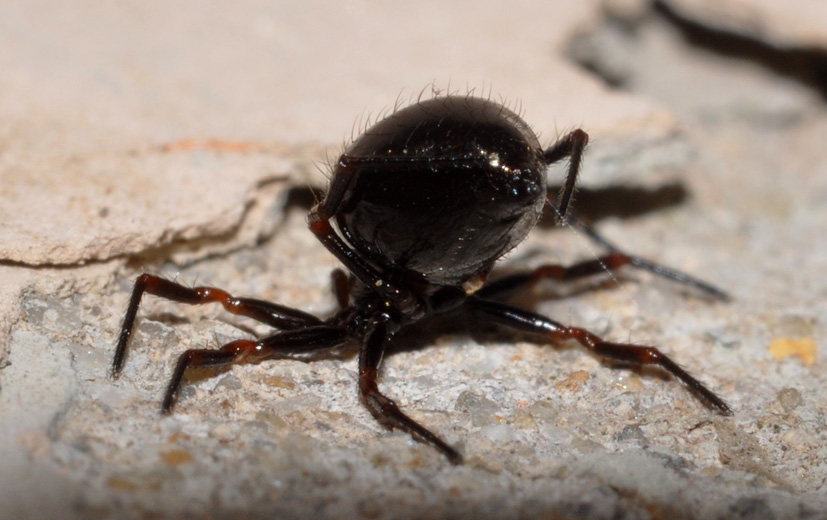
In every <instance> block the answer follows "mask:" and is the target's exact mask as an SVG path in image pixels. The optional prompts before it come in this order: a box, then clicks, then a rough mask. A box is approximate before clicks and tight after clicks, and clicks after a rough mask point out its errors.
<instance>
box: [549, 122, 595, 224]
mask: <svg viewBox="0 0 827 520" xmlns="http://www.w3.org/2000/svg"><path fill="white" fill-rule="evenodd" d="M587 144H589V134H587V133H586V132H584V131H583V130H581V129H579V128H578V129H577V130H574V131H572V132H570V133H568V134H567V135H565V136H564V137H563V138H562V139H560V140H559V141H557V142H556V143H555V144H554V145H552V146H551V148H548V149H547V150H544V151H543V157H544V158H545V160H546V164H547V165H549V166H550V165H552V164H554V163H556V162H557V161H560V160H562V159H565V158H566V157H568V158H569V171H568V173H567V174H566V182H565V183H564V184H563V187H562V189H561V190H560V205H559V206H558V207H557V208H558V209H559V216H560V220H561V221H565V218H566V211H567V210H568V207H569V203H570V202H571V199H572V196H573V195H574V188H575V186H576V185H577V176H578V174H579V172H580V165H581V164H582V163H583V151H584V150H585V149H586V145H587Z"/></svg>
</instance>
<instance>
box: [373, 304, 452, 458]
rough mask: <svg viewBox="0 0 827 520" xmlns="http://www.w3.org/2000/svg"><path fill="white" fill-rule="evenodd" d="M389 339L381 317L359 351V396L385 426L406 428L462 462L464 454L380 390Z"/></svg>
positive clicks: (419, 438) (413, 434)
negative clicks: (380, 370)
mask: <svg viewBox="0 0 827 520" xmlns="http://www.w3.org/2000/svg"><path fill="white" fill-rule="evenodd" d="M388 339H389V334H388V330H387V326H386V324H385V323H384V322H381V321H378V320H377V321H376V323H375V324H374V326H373V328H372V329H371V330H370V331H369V332H368V334H367V335H366V336H365V339H364V342H363V343H362V347H361V349H360V351H359V396H360V397H361V399H362V402H363V403H364V404H365V406H366V407H367V408H368V410H369V411H370V413H371V414H373V416H374V417H375V418H376V420H377V421H379V423H380V424H382V426H384V427H385V428H388V429H389V430H393V429H400V430H402V431H405V432H407V433H409V434H410V435H411V436H413V437H414V438H415V439H416V440H418V441H420V442H423V443H425V444H430V445H431V446H433V447H434V448H436V449H437V450H439V451H440V452H442V454H443V455H445V457H446V458H447V459H448V460H449V461H450V462H451V464H461V463H462V455H460V453H459V452H458V451H457V450H455V449H454V448H452V447H451V446H449V445H448V444H447V443H446V442H445V441H443V440H442V439H440V438H439V437H437V435H436V434H434V433H433V432H431V431H430V430H428V429H427V428H425V427H424V426H422V425H421V424H419V423H418V422H416V421H415V420H413V419H411V418H410V417H409V416H408V415H406V414H405V413H403V412H402V411H401V410H400V409H399V406H398V405H397V404H396V403H395V402H394V401H393V400H392V399H390V398H389V397H387V396H386V395H384V394H383V393H382V392H380V391H379V386H378V383H377V378H378V374H379V364H380V363H381V361H382V356H383V354H384V351H385V347H386V345H387V343H388Z"/></svg>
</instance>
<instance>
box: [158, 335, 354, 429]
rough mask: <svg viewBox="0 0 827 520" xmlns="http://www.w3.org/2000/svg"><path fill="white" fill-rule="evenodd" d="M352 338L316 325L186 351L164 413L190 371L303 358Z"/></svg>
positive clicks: (165, 396)
mask: <svg viewBox="0 0 827 520" xmlns="http://www.w3.org/2000/svg"><path fill="white" fill-rule="evenodd" d="M349 339H350V336H349V335H348V333H347V330H345V329H344V328H339V327H333V326H329V325H315V326H311V327H307V328H304V329H295V330H288V331H284V332H279V333H277V334H273V335H271V336H267V337H264V338H262V339H259V340H244V339H240V340H236V341H232V342H230V343H227V344H226V345H224V346H222V347H221V348H219V349H218V350H210V349H190V350H186V351H184V353H183V354H181V355H180V356H179V357H178V363H177V364H176V365H175V371H174V372H173V375H172V379H170V381H169V385H168V386H167V390H166V393H165V394H164V401H163V404H162V405H161V410H162V412H163V413H165V414H168V413H170V412H171V411H172V407H173V406H174V405H175V400H176V398H177V396H178V390H179V389H180V388H181V383H182V381H183V380H184V374H185V373H186V371H187V370H188V369H190V368H198V367H222V366H227V365H232V364H238V363H259V362H261V361H265V360H268V359H285V358H288V359H303V358H305V357H307V356H308V355H310V354H312V353H313V352H315V351H317V350H322V349H328V348H333V347H337V346H339V345H342V344H344V343H346V342H347V341H348V340H349Z"/></svg>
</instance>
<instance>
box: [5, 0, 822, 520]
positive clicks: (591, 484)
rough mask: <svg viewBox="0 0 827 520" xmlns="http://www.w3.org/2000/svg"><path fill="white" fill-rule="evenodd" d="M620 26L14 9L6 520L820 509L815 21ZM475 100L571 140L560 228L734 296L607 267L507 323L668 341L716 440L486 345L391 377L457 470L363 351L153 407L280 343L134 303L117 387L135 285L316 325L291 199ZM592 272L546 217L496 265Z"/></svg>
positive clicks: (305, 198) (246, 8)
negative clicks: (577, 263)
mask: <svg viewBox="0 0 827 520" xmlns="http://www.w3.org/2000/svg"><path fill="white" fill-rule="evenodd" d="M607 4H610V5H609V7H608V8H606V9H604V8H603V6H602V5H601V4H600V3H599V2H596V1H594V2H577V3H574V2H568V3H565V4H564V3H560V4H559V5H553V4H551V3H549V2H537V3H529V2H526V3H519V2H518V3H515V2H510V3H509V4H508V5H507V7H505V6H504V5H500V4H498V3H493V2H492V3H482V4H481V3H479V2H475V3H467V4H464V3H452V4H451V6H450V7H446V6H442V5H440V4H437V3H420V4H418V5H417V8H416V9H411V8H410V7H403V6H401V5H399V6H395V7H394V6H387V5H384V4H381V5H380V4H378V3H376V4H374V3H366V2H350V3H346V4H342V5H338V6H334V5H328V4H326V3H325V4H321V3H319V4H317V5H314V4H312V3H305V4H302V6H298V4H297V5H296V6H294V7H281V6H275V5H272V4H271V3H267V2H254V1H245V2H237V3H234V4H232V5H230V4H227V5H225V6H223V7H217V6H212V5H211V6H210V7H209V8H206V7H205V6H204V4H202V3H197V2H179V3H174V4H169V3H162V2H119V3H114V4H111V5H109V4H106V5H104V4H100V3H97V2H84V1H73V2H48V1H43V2H19V3H15V2H2V3H0V70H2V71H3V72H2V73H0V365H2V368H0V461H2V464H0V518H44V517H61V518H179V517H181V518H236V517H239V516H245V517H249V518H308V517H313V518H406V517H408V518H422V517H426V518H456V517H464V516H468V517H476V518H540V517H542V518H548V517H559V518H827V514H825V512H824V511H827V498H826V497H827V447H826V446H827V445H826V444H825V442H826V441H827V434H825V424H824V421H825V419H824V417H825V412H827V396H825V393H824V390H823V389H824V388H825V386H826V385H825V383H827V371H825V362H824V360H823V354H822V353H821V352H819V348H820V347H823V345H824V337H825V333H827V324H825V318H824V317H825V315H827V303H825V302H827V281H825V278H824V276H823V272H824V268H825V266H827V239H825V236H824V223H825V222H827V151H825V148H824V144H823V143H825V142H827V110H825V96H824V92H825V89H824V84H818V83H817V82H814V79H813V78H814V74H813V70H815V69H816V68H817V67H820V66H821V65H820V61H818V60H819V59H823V56H822V55H821V52H822V51H819V50H818V49H819V48H821V46H822V45H823V38H824V36H825V34H826V33H827V29H824V27H827V24H824V23H822V24H817V23H814V19H816V18H817V17H818V12H819V9H820V7H818V6H815V4H813V3H808V2H804V1H803V0H799V1H798V2H792V3H790V4H789V5H792V4H796V5H795V6H792V7H790V8H789V10H787V11H785V12H784V13H783V15H782V14H779V12H778V11H777V10H775V9H773V8H771V7H768V6H769V4H768V3H766V2H757V1H753V2H716V3H715V5H718V6H720V8H721V9H723V8H724V7H726V9H727V13H730V14H731V17H730V18H731V19H735V20H750V21H751V23H752V24H753V26H754V27H760V28H762V30H761V31H747V30H742V29H743V27H742V26H736V25H733V24H724V23H713V21H711V20H710V17H709V16H708V15H706V14H704V13H707V12H708V11H705V10H703V9H701V8H700V7H697V8H695V7H693V6H701V5H703V4H710V5H711V4H712V3H707V2H678V1H675V2H671V1H670V2H657V3H656V4H655V5H654V6H653V5H650V4H648V3H646V2H641V1H632V0H630V1H619V0H617V1H612V2H607ZM808 9H811V10H810V11H808ZM713 18H714V17H713ZM791 19H792V20H794V21H795V23H793V22H790V20H791ZM717 20H723V18H717ZM707 27H710V28H713V29H714V30H715V38H714V39H713V38H711V36H710V35H708V34H707V33H705V32H704V30H705V28H707ZM795 27H800V29H799V30H794V28H795ZM728 31H731V35H730V32H728ZM745 33H746V34H747V35H748V36H749V37H750V38H753V39H754V41H753V42H752V43H754V44H756V46H755V47H754V48H758V49H763V50H762V52H761V53H755V52H751V53H748V54H745V53H743V52H737V49H742V48H743V38H744V34H745ZM779 35H780V36H779ZM729 36H731V37H732V38H734V39H732V40H730V39H728V37H729ZM776 38H781V39H783V42H784V45H785V46H786V47H785V49H784V50H783V51H781V50H777V49H776V50H774V48H773V47H774V46H776V45H778V44H779V42H778V41H777V40H776ZM762 45H763V46H762ZM797 48H801V49H807V50H808V54H806V55H797V58H796V64H795V66H794V67H783V68H780V67H778V66H776V63H777V61H778V60H779V58H783V56H788V55H787V54H783V55H781V56H779V55H778V54H777V53H779V52H788V51H793V52H795V50H796V49H797ZM733 49H736V50H733ZM814 49H815V50H814ZM469 88H472V89H475V92H476V93H478V94H480V95H489V93H490V95H492V96H494V97H495V98H499V97H500V96H502V98H503V99H505V100H506V101H508V102H509V103H510V106H513V107H518V108H519V109H520V110H521V113H523V114H524V116H525V118H526V119H527V121H528V122H529V123H530V124H532V125H533V126H534V128H535V129H536V130H537V131H538V132H539V133H540V134H541V140H542V141H543V142H544V143H551V142H553V141H554V138H555V137H556V136H557V135H559V134H561V133H562V132H564V131H566V130H568V129H571V128H574V127H578V126H582V127H583V128H584V129H585V130H587V131H588V132H589V134H590V135H591V137H592V143H591V145H590V147H589V150H588V152H587V158H586V164H585V168H584V170H583V173H582V179H581V180H582V185H583V187H584V189H583V190H582V191H581V192H580V194H579V196H578V200H577V207H578V208H579V210H580V211H581V212H582V213H583V214H584V215H586V216H589V217H591V218H592V219H594V220H595V223H596V225H597V226H598V227H599V229H600V230H601V231H602V232H603V233H604V234H605V235H606V236H607V237H608V238H610V239H611V240H612V241H613V242H616V243H618V244H621V245H622V246H623V247H624V248H625V249H627V250H629V251H632V252H635V253H638V254H640V255H642V256H644V257H647V258H651V259H653V260H656V261H658V262H662V263H664V264H666V265H669V266H672V267H675V268H678V269H681V270H684V271H687V272H690V273H692V274H695V275H698V276H700V277H702V278H704V279H705V280H708V281H710V282H713V283H714V284H716V285H718V286H720V287H722V288H724V289H725V290H727V291H729V292H730V293H731V294H732V296H733V301H732V302H729V303H717V302H711V301H708V300H706V299H704V298H703V297H701V296H700V295H698V294H695V293H693V292H692V291H690V290H687V289H684V288H682V287H680V286H677V285H675V284H671V283H669V282H666V281H661V280H657V279H655V278H653V277H652V276H651V275H647V274H643V273H639V272H635V271H633V270H625V271H622V272H618V273H616V278H614V279H612V280H610V282H609V283H607V284H604V285H602V286H600V287H589V286H587V287H579V286H578V287H575V288H574V289H573V290H569V289H567V288H562V289H561V288H559V287H555V286H554V285H551V284H550V285H548V286H545V287H541V288H538V290H537V291H535V292H534V293H533V294H532V295H526V296H524V297H521V298H520V299H519V300H518V302H519V303H520V304H521V305H526V306H531V307H533V308H535V309H536V310H538V311H540V312H543V313H545V314H548V315H550V316H553V317H554V318H555V319H558V320H560V321H564V322H567V323H572V324H576V325H580V326H584V327H587V328H589V329H591V330H593V331H594V332H596V333H599V334H601V335H603V336H605V337H607V338H610V339H612V340H615V341H631V342H634V343H640V344H657V345H658V346H660V347H661V348H662V349H663V350H664V351H665V352H666V353H668V354H669V355H670V356H672V357H673V358H674V359H676V360H677V361H679V362H680V363H681V364H682V365H683V366H685V367H686V368H687V369H689V370H690V371H691V372H692V373H694V374H696V375H698V376H699V377H700V378H701V379H702V380H703V381H705V382H706V383H708V384H709V385H710V386H711V387H712V388H713V389H714V390H715V391H717V392H719V393H720V394H721V395H722V396H724V397H725V398H726V399H727V401H728V402H729V403H730V404H731V405H732V407H733V408H734V410H735V415H734V416H733V417H731V418H727V417H721V416H718V415H716V414H715V413H713V412H711V411H708V410H706V409H705V408H704V407H703V406H702V404H700V403H699V402H698V401H697V400H695V399H694V398H693V397H692V395H691V394H689V393H688V392H687V391H686V390H685V389H684V388H682V387H681V386H680V385H679V384H678V383H677V382H675V381H674V380H671V379H669V378H666V377H659V375H658V374H657V373H650V372H637V371H630V370H626V369H622V368H614V367H611V366H609V365H607V364H603V363H601V362H600V361H599V360H598V359H596V358H594V357H592V356H589V355H588V354H586V353H584V352H583V351H582V350H580V349H578V348H567V347H554V346H551V345H540V344H536V343H533V342H531V341H530V339H531V338H525V337H511V336H504V335H501V334H495V333H494V331H492V330H488V329H487V328H486V327H480V326H474V327H471V332H470V333H465V332H463V331H462V330H454V329H455V328H456V327H454V328H451V330H450V331H449V332H448V333H447V334H446V333H442V334H441V333H439V331H438V330H433V329H431V328H428V327H422V328H421V329H417V330H416V331H414V332H413V333H411V334H407V335H404V336H403V337H402V338H400V341H399V343H400V347H401V348H400V349H399V350H398V351H397V352H395V353H393V354H392V355H389V356H388V357H387V358H386V360H385V361H384V364H383V374H382V381H381V384H382V388H384V389H385V390H386V391H387V392H388V393H389V394H390V395H392V396H394V397H396V398H397V399H398V401H399V402H400V404H401V405H402V406H403V407H404V408H405V409H406V410H407V411H409V412H410V413H411V414H412V415H413V416H414V417H415V418H417V419H418V420H420V421H422V422H423V423H425V424H426V425H428V426H429V427H431V428H432V429H433V430H434V431H436V432H438V433H439V434H440V435H442V436H443V437H444V438H445V439H446V440H448V441H449V442H451V443H452V444H454V445H455V446H457V447H458V449H460V451H462V452H463V453H464V455H465V457H466V463H465V464H464V465H462V466H451V465H450V464H448V463H447V461H446V460H445V459H444V458H443V457H442V456H441V455H440V454H439V453H437V452H435V451H434V450H433V449H431V448H429V447H427V446H424V445H422V444H419V443H416V442H413V441H412V440H411V439H410V437H409V436H408V435H405V434H402V433H393V432H387V431H385V430H383V429H382V428H381V427H380V426H379V425H378V424H377V423H376V422H375V421H374V420H373V418H372V417H371V416H370V414H369V413H368V412H367V411H366V410H365V409H364V408H363V406H362V405H361V404H360V403H359V401H358V398H357V391H356V379H357V374H356V360H355V358H354V357H353V351H352V350H347V349H345V350H343V351H341V352H337V353H335V355H333V356H331V357H330V358H329V359H322V360H318V361H315V362H312V363H301V362H297V361H282V362H272V363H265V364H261V365H252V366H236V367H233V368H232V369H231V370H227V371H223V372H219V373H202V374H193V377H191V378H189V381H188V383H187V384H186V386H185V387H184V388H183V390H182V392H181V396H180V401H179V404H178V406H177V408H176V409H175V411H174V413H173V414H171V415H169V416H161V415H160V414H159V407H160V399H161V396H162V394H163V390H164V387H165V385H166V383H167V381H168V379H169V377H170V375H171V371H172V366H173V365H174V363H175V359H176V357H177V355H178V354H179V353H180V352H181V351H183V350H184V349H186V348H200V347H204V346H215V347H218V346H219V345H221V344H223V343H226V342H228V341H231V340H233V339H238V338H248V337H251V335H253V334H263V333H265V332H266V331H267V329H266V328H263V327H259V326H257V325H255V324H252V323H249V322H248V321H246V320H242V319H239V318H236V317H232V316H228V315H227V314H226V313H222V312H220V311H219V309H216V308H213V307H212V306H209V307H197V308H194V307H186V306H182V305H179V304H174V303H170V302H165V301H161V300H159V299H157V298H151V297H148V298H146V299H145V301H144V304H143V306H142V308H141V310H140V313H139V321H138V327H137V333H136V334H135V337H134V338H133V343H132V348H131V349H130V351H129V355H128V358H127V361H126V366H125V370H124V373H123V375H122V376H121V377H120V378H119V379H118V380H117V381H113V380H111V379H110V378H109V377H108V376H107V374H108V370H109V366H110V364H111V359H112V355H113V350H114V340H115V337H116V336H117V333H118V327H119V325H120V320H121V319H122V314H123V311H124V309H125V305H126V300H127V298H128V295H129V292H130V290H131V284H132V282H133V280H134V278H135V277H136V276H137V275H138V274H139V273H140V272H143V271H147V272H152V273H157V274H161V275H163V276H167V277H169V278H174V279H177V280H179V281H181V282H182V283H185V284H196V283H197V284H209V285H214V286H217V287H222V288H224V289H226V290H228V291H231V292H232V293H234V294H237V295H249V296H254V297H257V298H264V299H270V300H274V301H278V302H281V303H284V304H287V305H290V306H295V307H297V308H300V309H303V310H305V311H308V312H313V313H317V314H320V315H325V314H327V313H330V312H331V311H332V310H333V309H334V308H335V300H334V298H333V296H332V295H331V294H330V291H329V285H330V281H329V280H330V278H329V272H330V271H331V269H333V268H334V267H336V265H337V263H336V262H335V260H334V259H333V258H332V257H331V256H330V255H329V254H328V253H327V252H325V250H324V248H323V247H322V246H321V244H319V243H318V241H316V240H315V238H314V237H313V236H312V234H311V233H310V232H309V231H308V230H307V228H306V222H305V215H306V212H307V209H308V207H309V205H310V204H311V203H312V201H313V194H312V193H311V191H310V190H309V189H308V186H310V187H313V188H315V189H316V190H318V189H321V188H323V186H324V182H325V179H324V173H325V171H326V163H327V162H329V161H331V160H333V159H334V158H335V156H336V154H337V153H338V152H339V151H340V150H341V148H342V143H343V141H345V142H346V141H347V140H349V139H350V138H351V135H352V134H358V133H359V131H360V129H362V128H364V127H365V126H366V125H367V124H368V121H374V120H375V119H376V118H377V117H381V114H382V113H383V110H384V111H387V110H389V109H392V107H393V106H394V104H395V103H397V102H398V101H399V102H401V103H402V104H405V103H407V102H408V101H409V100H410V99H415V98H416V97H417V96H418V95H419V93H420V91H422V90H423V89H424V92H425V94H424V95H425V96H431V95H434V94H435V93H436V94H438V93H440V92H442V93H444V92H448V91H458V92H466V91H467V90H468V89H469ZM550 176H551V177H552V178H553V179H559V178H560V176H561V172H560V170H557V169H554V170H553V171H551V172H550ZM599 251H600V249H599V248H598V247H597V246H595V245H594V244H592V243H590V242H588V240H587V238H586V237H584V236H583V235H582V234H577V233H575V232H572V231H571V230H565V229H563V230H558V229H554V228H552V227H551V226H550V225H541V226H539V227H538V228H537V229H536V230H535V231H534V232H533V233H532V234H531V235H530V237H529V238H528V239H527V240H526V242H525V243H524V244H523V245H521V246H520V248H518V249H517V250H516V251H514V252H513V253H511V254H509V255H508V257H507V258H506V259H504V260H503V262H502V264H503V268H504V269H505V270H515V269H519V268H521V267H524V266H536V265H538V264H541V263H548V262H563V263H570V262H572V261H574V260H576V259H578V258H588V257H591V256H594V255H595V254H597V253H598V252H599Z"/></svg>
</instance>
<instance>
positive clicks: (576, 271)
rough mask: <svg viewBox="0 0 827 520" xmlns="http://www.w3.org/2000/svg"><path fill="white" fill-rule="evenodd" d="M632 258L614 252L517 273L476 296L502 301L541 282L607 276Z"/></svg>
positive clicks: (485, 287) (484, 289)
mask: <svg viewBox="0 0 827 520" xmlns="http://www.w3.org/2000/svg"><path fill="white" fill-rule="evenodd" d="M631 262H632V258H631V257H630V256H629V255H626V254H624V253H621V252H612V253H609V254H607V255H603V256H601V257H599V258H596V259H594V260H586V261H584V262H578V263H576V264H573V265H569V266H565V265H559V264H546V265H542V266H540V267H538V268H536V269H534V270H533V271H528V272H524V273H516V274H512V275H509V276H505V277H503V278H500V279H499V280H494V281H492V282H490V283H487V284H486V285H485V286H484V287H483V288H482V289H480V290H479V291H477V293H476V295H477V296H479V297H480V298H483V299H502V298H506V297H508V296H510V295H512V294H514V293H515V292H516V291H518V290H521V289H526V288H531V287H534V286H535V285H536V284H537V283H539V282H540V281H541V280H546V279H551V280H557V281H560V282H568V281H572V280H578V279H580V278H586V277H588V276H594V275H599V274H606V270H607V269H608V270H613V269H618V268H620V267H622V266H624V265H629V264H631Z"/></svg>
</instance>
